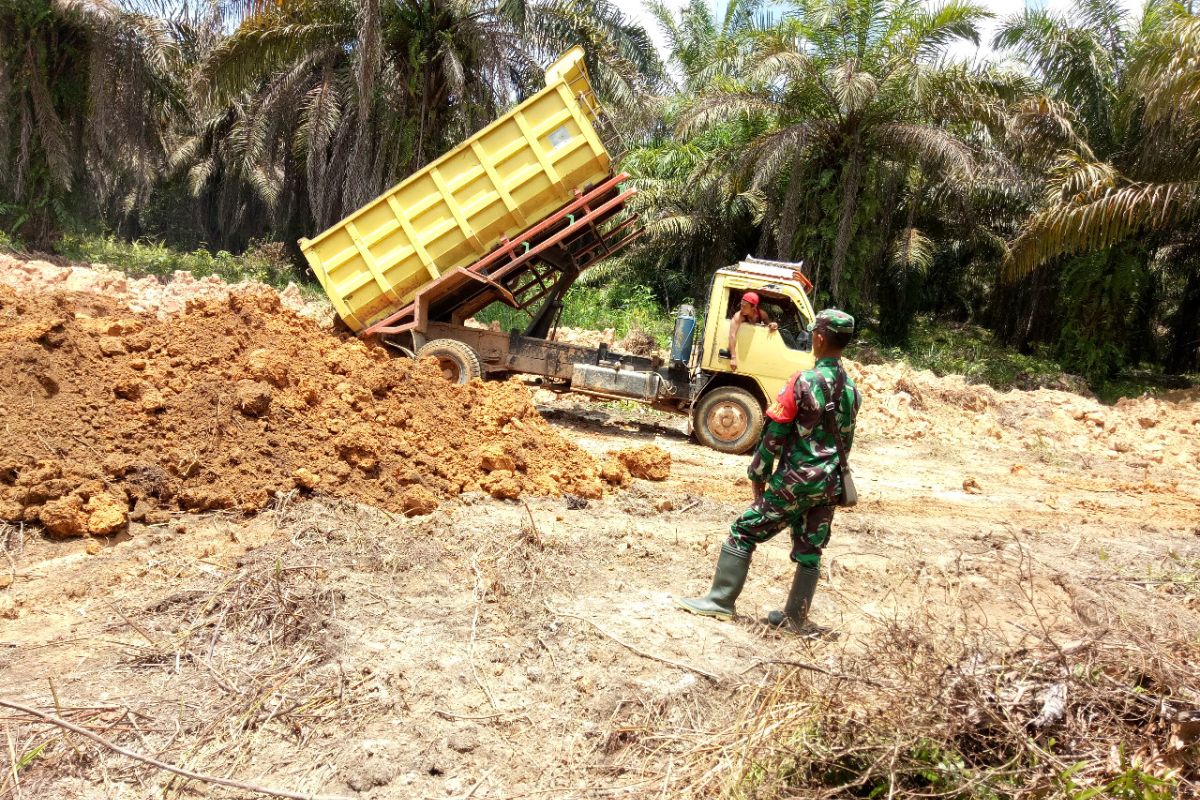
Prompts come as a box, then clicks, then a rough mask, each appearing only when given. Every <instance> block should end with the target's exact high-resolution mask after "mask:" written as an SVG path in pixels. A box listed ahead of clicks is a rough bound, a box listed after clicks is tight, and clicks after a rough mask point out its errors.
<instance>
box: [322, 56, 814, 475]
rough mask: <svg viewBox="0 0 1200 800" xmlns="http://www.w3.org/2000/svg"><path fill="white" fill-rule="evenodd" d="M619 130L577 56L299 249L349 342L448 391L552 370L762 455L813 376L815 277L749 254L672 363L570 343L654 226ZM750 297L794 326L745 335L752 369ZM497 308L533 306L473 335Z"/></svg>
mask: <svg viewBox="0 0 1200 800" xmlns="http://www.w3.org/2000/svg"><path fill="white" fill-rule="evenodd" d="M608 130H609V128H608V126H607V120H606V118H605V117H604V115H603V113H602V110H601V108H600V106H599V104H598V103H597V101H596V97H595V95H594V93H593V91H592V87H591V82H590V80H589V77H588V73H587V69H586V66H585V63H584V53H583V50H582V49H581V48H578V47H576V48H573V49H572V50H570V51H569V52H567V53H566V54H565V55H563V56H562V57H561V58H559V59H558V61H556V62H555V63H554V64H553V65H551V66H550V67H549V68H548V69H547V70H546V87H545V88H544V89H542V90H541V91H539V92H537V93H536V94H534V95H533V96H531V97H529V98H528V99H526V100H525V101H523V102H521V103H519V104H518V105H517V106H516V107H515V108H513V110H512V111H510V112H509V113H507V114H505V115H504V116H502V117H500V118H499V119H497V120H496V121H495V122H493V123H492V124H491V125H489V126H487V127H485V128H484V129H482V130H480V131H479V132H478V133H476V134H475V135H473V136H471V137H470V138H469V139H467V140H466V141H464V142H462V143H461V144H459V145H458V146H457V147H455V148H454V149H453V150H451V151H450V152H448V153H446V154H445V155H443V156H441V157H440V158H438V159H437V160H435V161H433V162H431V163H430V164H429V165H427V166H426V167H425V168H423V169H422V170H420V171H418V172H416V173H414V174H413V175H411V176H409V177H408V178H406V179H405V180H403V181H401V182H400V183H399V184H397V185H396V186H394V187H392V188H391V189H389V190H387V191H386V192H384V193H383V194H382V195H380V196H379V197H378V198H376V199H375V200H372V201H371V202H369V203H367V204H366V205H365V206H363V207H362V208H360V209H358V210H357V211H355V212H353V213H351V214H350V215H349V216H347V217H346V218H345V219H343V220H341V221H340V222H338V223H337V224H335V225H333V226H332V227H331V228H329V229H328V230H326V231H324V232H322V233H320V234H318V235H317V236H315V237H313V238H311V239H301V240H300V242H299V244H300V248H301V250H302V251H303V253H304V254H305V257H306V259H307V260H308V264H309V267H310V268H311V269H312V272H313V274H314V275H316V277H317V279H318V280H319V281H320V283H321V286H322V287H323V288H324V289H325V293H326V294H327V295H328V296H329V299H330V302H331V303H332V304H333V307H334V309H335V310H336V312H337V314H338V316H339V317H340V318H341V320H342V322H343V323H344V324H345V325H346V326H347V327H348V328H349V329H350V330H352V331H354V332H355V333H357V334H358V335H359V336H362V337H365V338H376V339H378V340H380V341H382V342H383V343H384V344H385V345H387V346H389V347H390V348H392V349H393V350H394V351H395V352H396V353H397V354H401V355H404V356H407V357H410V358H433V359H436V362H437V364H438V365H439V366H440V368H441V369H442V372H443V374H444V375H445V376H446V378H447V379H448V380H451V381H454V382H457V383H465V382H467V381H470V380H473V379H476V378H483V379H491V378H498V377H504V376H508V375H517V374H524V375H533V376H539V377H540V378H541V379H542V380H543V381H544V385H545V386H547V387H548V388H551V389H555V390H560V391H572V392H580V393H584V394H588V395H592V396H595V397H599V398H605V399H626V400H636V401H639V402H642V403H645V404H648V405H650V406H653V407H656V408H660V409H666V410H670V411H674V412H679V413H684V414H688V415H689V419H690V421H691V428H692V430H693V432H694V433H695V435H696V437H697V438H698V439H699V440H700V441H701V442H702V443H704V444H706V445H708V446H710V447H713V448H715V449H717V450H720V451H723V452H727V453H743V452H746V451H747V450H749V449H750V448H752V447H753V446H754V444H755V443H756V442H757V440H758V437H759V435H760V433H761V431H762V427H763V424H764V413H765V408H766V406H767V403H768V401H769V399H770V398H773V397H774V396H775V394H776V393H777V392H778V391H779V389H781V388H782V387H783V385H784V383H785V382H786V380H787V378H788V377H789V376H790V375H791V374H792V373H794V372H796V371H797V370H800V369H807V368H809V367H811V366H812V364H813V358H812V353H811V344H810V341H809V338H808V333H807V325H808V323H809V322H811V321H812V319H813V316H814V314H813V309H812V306H811V304H810V302H809V299H808V292H809V291H810V290H811V288H812V287H811V284H810V283H809V282H808V280H807V278H805V277H804V275H803V273H802V272H801V265H799V264H791V263H782V262H772V261H765V260H761V259H754V258H750V257H747V258H745V259H743V260H742V261H741V262H739V263H737V264H735V265H732V266H730V267H727V268H725V269H721V270H718V271H717V272H716V274H715V275H714V276H713V279H712V283H711V285H710V287H709V292H708V296H707V298H706V300H707V302H706V304H705V306H704V309H703V313H702V314H701V315H699V316H697V314H696V313H695V309H693V308H692V307H691V306H684V307H682V308H680V309H678V310H677V314H676V320H675V330H674V335H673V337H672V342H671V350H670V354H669V357H645V356H635V355H629V354H623V353H619V352H616V351H614V350H612V349H610V348H609V347H607V346H604V345H601V346H600V347H597V348H589V347H581V346H579V345H573V344H567V343H563V342H557V341H555V340H554V338H555V337H554V334H555V332H556V331H557V327H558V323H559V319H560V317H561V315H562V309H563V298H564V297H565V295H566V293H567V290H568V289H570V288H571V286H572V285H574V283H575V281H576V280H577V279H578V278H579V276H580V274H581V273H582V272H583V271H585V270H586V269H588V268H589V267H591V266H594V265H595V264H597V263H599V262H600V261H602V260H603V259H605V258H609V257H611V256H612V255H613V254H615V253H617V252H618V251H620V250H621V249H622V248H624V247H626V246H628V245H629V244H630V243H631V242H633V241H635V240H636V239H637V237H638V236H639V235H640V234H641V232H642V228H641V227H640V226H639V224H638V219H637V217H636V215H634V214H631V213H629V212H628V211H627V210H626V208H625V205H626V202H627V201H628V200H629V198H630V197H632V196H633V194H634V190H633V189H631V188H628V187H627V180H628V176H627V175H625V174H622V173H616V172H614V170H613V166H612V158H611V157H610V155H609V152H608V149H607V147H606V145H605V141H604V139H605V135H606V134H607V132H608ZM748 291H754V292H756V293H758V295H759V297H760V303H761V307H762V308H763V309H764V310H765V311H766V312H767V313H768V315H769V316H770V318H771V320H772V321H774V322H776V323H777V325H778V329H775V330H773V329H769V328H767V327H764V326H757V325H743V326H741V328H740V329H739V332H738V337H737V342H736V345H735V347H736V350H737V361H738V369H737V370H736V371H735V370H733V369H731V366H730V353H729V352H728V350H727V348H728V342H729V325H730V320H731V318H732V316H733V314H734V313H735V312H736V311H737V308H738V303H739V300H740V298H741V296H742V294H744V293H745V292H748ZM496 303H501V304H504V305H506V306H508V307H510V308H514V309H518V310H520V311H523V312H524V313H525V314H526V315H527V316H528V322H527V323H526V325H525V327H524V329H523V330H512V331H508V332H503V331H497V330H490V329H486V328H480V327H478V326H473V325H468V324H467V322H468V321H469V320H471V319H472V317H474V315H475V314H477V313H479V312H480V311H482V310H484V309H485V308H487V307H489V306H492V305H494V304H496ZM697 332H698V333H699V336H697Z"/></svg>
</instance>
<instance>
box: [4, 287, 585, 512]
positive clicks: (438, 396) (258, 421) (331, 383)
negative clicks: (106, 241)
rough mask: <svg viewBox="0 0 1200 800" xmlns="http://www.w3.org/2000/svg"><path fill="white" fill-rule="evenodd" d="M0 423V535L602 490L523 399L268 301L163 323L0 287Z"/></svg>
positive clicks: (209, 303)
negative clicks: (295, 507) (318, 505)
mask: <svg viewBox="0 0 1200 800" xmlns="http://www.w3.org/2000/svg"><path fill="white" fill-rule="evenodd" d="M0 409H2V410H3V414H4V419H5V425H4V426H3V428H0V519H2V520H8V521H18V520H21V521H25V522H34V521H38V522H41V523H42V524H43V525H45V527H46V529H47V530H48V531H50V532H51V533H55V534H58V535H76V534H82V533H93V534H102V533H109V532H112V531H114V530H118V529H120V527H122V526H123V525H124V523H125V518H126V515H131V516H132V518H134V519H145V520H150V521H154V520H155V519H157V518H161V517H162V516H163V512H164V511H171V510H179V509H187V510H196V511H203V510H212V509H239V510H244V511H253V510H257V509H260V508H262V507H263V506H265V505H266V504H267V503H269V502H270V501H271V499H272V498H273V497H274V496H275V495H276V493H277V492H286V491H290V490H292V489H299V490H301V491H305V492H308V491H317V492H320V493H323V494H328V495H334V496H339V497H346V498H351V499H354V500H358V501H362V502H366V503H370V504H373V505H375V506H378V507H382V508H386V509H389V510H391V511H396V512H399V513H407V514H418V513H427V512H428V511H431V510H432V509H433V508H434V507H436V504H437V502H438V499H439V498H445V497H448V496H453V495H457V494H459V493H461V492H467V491H475V490H479V489H481V488H482V489H484V490H488V491H491V492H492V493H493V494H497V495H500V496H504V497H515V496H518V495H520V494H521V493H524V492H529V493H534V494H561V493H571V494H575V495H580V496H583V497H597V496H599V495H600V494H601V492H602V484H601V481H600V479H599V477H598V475H597V470H596V466H595V463H594V462H593V461H592V459H591V458H590V457H589V456H588V455H586V454H585V453H584V452H583V451H581V450H580V449H578V448H577V447H576V446H575V445H573V444H570V443H568V442H567V441H566V440H564V439H563V438H562V437H561V436H559V434H558V433H557V432H555V430H554V429H553V428H552V427H551V426H550V425H549V424H548V423H547V422H545V421H544V420H543V419H542V418H541V416H539V414H538V413H537V410H536V409H535V408H534V406H533V404H532V403H531V402H530V399H529V395H528V392H527V391H526V389H525V388H524V387H522V386H521V385H519V384H517V383H515V382H512V383H489V384H483V383H480V382H475V383H473V384H471V385H468V386H453V385H450V384H448V383H446V381H445V380H444V379H443V378H442V377H441V375H440V373H438V372H437V370H436V369H435V368H434V367H433V366H432V365H431V364H423V363H416V362H410V361H402V360H396V359H393V358H391V357H390V356H389V355H388V354H387V353H386V352H384V350H383V349H382V348H379V347H373V346H368V345H366V344H364V343H362V342H360V341H358V340H344V339H342V338H339V337H337V336H335V335H333V334H331V333H329V332H326V331H323V330H321V329H320V328H318V327H317V326H316V325H314V324H313V323H312V322H311V321H309V320H306V319H304V318H302V317H300V316H298V315H297V314H296V313H295V312H293V311H291V310H289V309H287V308H284V307H283V306H282V305H281V301H280V298H279V295H278V294H277V293H275V292H273V291H257V292H255V291H247V292H230V293H227V294H226V295H225V297H224V298H223V299H218V300H205V299H201V300H192V301H189V303H188V305H187V307H186V309H185V310H184V311H183V312H181V313H179V314H175V315H172V316H169V317H167V318H166V319H162V320H159V319H156V318H155V317H153V316H151V315H148V314H141V315H135V314H131V313H130V312H129V310H128V308H127V307H126V306H124V305H122V304H121V303H119V302H117V301H114V300H113V299H108V298H104V297H102V296H100V295H95V294H82V293H73V294H68V293H59V294H50V293H42V294H17V293H15V292H13V291H12V290H10V289H7V288H0Z"/></svg>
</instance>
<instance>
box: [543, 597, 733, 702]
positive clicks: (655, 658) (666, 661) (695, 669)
mask: <svg viewBox="0 0 1200 800" xmlns="http://www.w3.org/2000/svg"><path fill="white" fill-rule="evenodd" d="M543 605H545V606H546V610H547V611H549V612H550V613H551V614H553V615H554V616H556V617H566V618H568V619H577V620H579V621H580V622H586V623H587V624H588V625H591V626H592V627H593V628H595V629H596V631H597V632H599V633H601V634H603V635H604V636H606V637H608V638H609V639H612V640H613V641H614V642H616V643H617V644H619V645H621V647H624V648H625V649H626V650H629V651H630V652H633V653H637V654H638V655H639V656H641V657H642V658H648V659H650V660H651V661H657V662H659V663H660V664H669V665H670V666H672V667H675V668H677V669H682V670H686V671H688V672H694V673H696V674H697V675H703V676H704V677H705V678H708V679H709V680H710V681H714V682H719V681H720V680H721V676H720V675H716V674H714V673H712V672H709V671H708V670H704V669H700V667H695V666H692V665H691V664H685V663H684V662H682V661H674V660H672V659H669V658H664V657H663V656H658V655H655V654H654V653H647V652H646V651H645V650H640V649H638V648H636V647H634V646H633V645H631V644H629V643H628V642H625V641H622V640H620V639H618V638H617V637H616V636H613V635H612V634H611V633H609V632H608V631H606V630H604V628H601V627H600V626H599V625H597V624H596V623H594V622H592V621H591V620H590V619H588V618H587V617H581V616H579V615H578V614H568V613H566V612H565V611H555V610H554V609H553V608H551V607H550V604H549V603H543Z"/></svg>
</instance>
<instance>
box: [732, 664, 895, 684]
mask: <svg viewBox="0 0 1200 800" xmlns="http://www.w3.org/2000/svg"><path fill="white" fill-rule="evenodd" d="M769 664H778V665H780V666H784V667H795V668H796V669H805V670H808V671H809V672H819V673H821V674H822V675H828V676H829V677H831V678H838V679H840V680H844V681H857V682H858V683H865V684H867V685H868V686H874V687H876V688H878V689H886V688H887V687H886V686H884V685H883V684H882V683H879V682H877V681H873V680H871V679H870V678H864V677H862V676H861V675H847V674H846V673H844V672H834V671H832V670H828V669H825V668H824V667H821V666H817V665H816V664H809V663H807V662H805V661H789V660H787V659H784V658H756V659H754V663H753V664H751V665H750V666H748V667H746V668H745V669H744V670H742V671H741V672H740V673H738V674H739V675H745V674H746V673H747V672H749V671H750V670H752V669H757V668H759V667H762V666H766V665H769Z"/></svg>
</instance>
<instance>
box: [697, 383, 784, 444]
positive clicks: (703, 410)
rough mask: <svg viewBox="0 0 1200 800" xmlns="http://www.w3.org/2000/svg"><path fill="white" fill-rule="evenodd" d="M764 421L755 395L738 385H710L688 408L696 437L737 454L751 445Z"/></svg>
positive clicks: (756, 442) (760, 431)
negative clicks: (691, 406) (690, 407)
mask: <svg viewBox="0 0 1200 800" xmlns="http://www.w3.org/2000/svg"><path fill="white" fill-rule="evenodd" d="M765 424H766V418H765V417H764V416H763V408H762V404H761V403H759V402H758V398H757V397H755V396H754V395H753V394H751V393H750V392H748V391H746V390H745V389H742V388H740V387H738V386H722V387H720V388H719V389H713V390H712V391H711V392H709V393H708V394H706V395H704V397H701V398H700V402H698V403H696V406H695V409H694V410H693V412H692V430H694V431H695V432H696V438H697V439H699V440H700V443H701V444H703V445H705V446H707V447H711V448H712V449H713V450H719V451H720V452H722V453H733V454H735V455H737V454H741V453H745V452H747V451H749V450H751V449H753V447H754V446H755V445H756V444H758V438H759V437H760V436H762V430H763V425H765Z"/></svg>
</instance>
